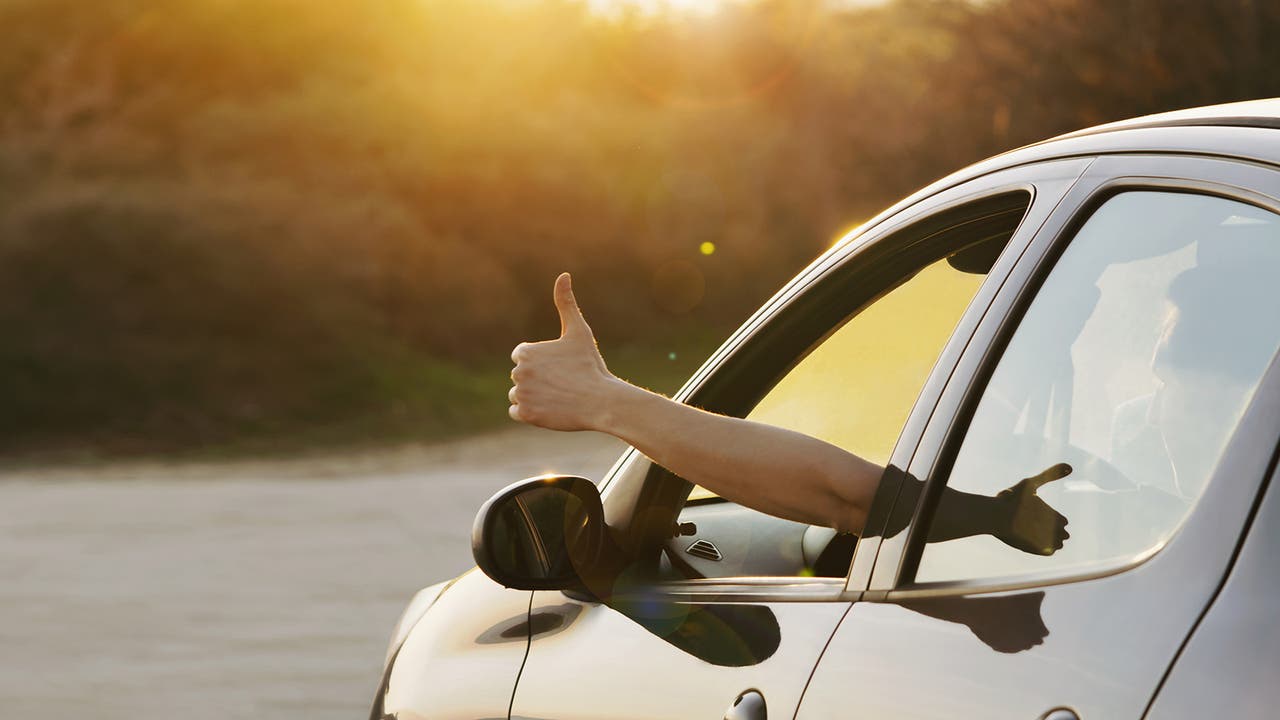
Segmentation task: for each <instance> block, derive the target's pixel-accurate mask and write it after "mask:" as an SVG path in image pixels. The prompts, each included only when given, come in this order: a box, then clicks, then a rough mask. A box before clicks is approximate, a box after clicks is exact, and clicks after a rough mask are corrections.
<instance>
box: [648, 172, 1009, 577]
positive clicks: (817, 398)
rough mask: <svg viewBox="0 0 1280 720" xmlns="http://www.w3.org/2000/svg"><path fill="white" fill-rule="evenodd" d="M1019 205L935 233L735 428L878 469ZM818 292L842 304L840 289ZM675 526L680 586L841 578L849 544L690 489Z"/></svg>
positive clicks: (672, 547) (672, 545) (859, 292)
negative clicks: (795, 435)
mask: <svg viewBox="0 0 1280 720" xmlns="http://www.w3.org/2000/svg"><path fill="white" fill-rule="evenodd" d="M1019 199H1020V204H1015V205H1012V206H1011V207H1006V208H1005V209H1004V210H1003V212H1001V213H1000V214H998V216H996V217H998V221H996V222H984V223H974V222H972V221H971V220H970V221H969V222H961V223H958V224H956V225H955V226H953V227H948V228H944V229H942V230H941V231H939V232H936V233H934V234H933V235H932V236H931V238H930V240H931V242H930V244H929V247H928V250H927V251H925V252H923V253H921V254H920V255H917V256H916V259H915V262H914V263H913V264H912V265H911V266H908V267H905V268H902V269H901V270H899V271H898V272H897V273H896V274H895V275H892V276H889V277H887V278H886V279H885V280H882V281H881V282H882V286H881V287H879V288H874V294H873V296H872V297H873V299H872V300H871V301H870V302H866V301H865V299H864V300H863V301H862V302H861V304H860V306H859V303H858V302H857V301H853V300H850V301H848V302H847V305H848V306H852V307H849V309H848V310H846V312H845V313H844V314H843V315H842V316H839V315H837V316H835V317H834V318H833V321H828V322H829V327H827V328H824V330H823V333H822V338H821V339H820V340H819V341H818V342H816V343H813V344H811V345H810V346H809V347H808V348H807V349H806V351H805V352H803V353H802V354H800V356H799V357H798V358H795V359H793V361H792V363H790V365H791V366H790V369H789V370H786V371H785V372H783V373H782V374H781V375H780V376H776V377H774V378H772V382H771V384H770V386H766V387H767V388H768V389H767V391H757V393H756V396H757V397H759V400H758V401H757V402H755V403H754V407H752V408H751V409H750V410H749V411H748V412H747V413H745V416H746V417H747V418H749V419H752V420H756V421H759V422H764V423H769V424H772V425H777V426H780V427H784V428H787V429H790V430H795V431H798V432H801V433H805V434H808V435H811V436H814V437H817V438H819V439H821V440H825V441H827V442H829V443H832V444H834V445H836V446H838V447H841V448H843V449H845V450H848V451H850V452H852V453H854V454H857V455H859V456H861V457H864V458H866V459H869V460H871V461H873V462H876V463H879V464H882V465H883V464H885V463H887V461H888V459H889V456H890V454H891V453H892V451H893V448H894V445H895V443H896V442H897V439H898V435H899V433H900V431H901V429H902V427H903V425H904V423H905V422H906V419H907V416H908V414H909V413H910V411H911V408H912V406H913V405H914V403H915V401H916V398H917V396H918V394H919V392H920V390H921V388H922V386H923V385H924V383H925V381H926V380H927V378H928V376H929V374H930V372H931V370H932V369H933V366H934V364H935V362H936V361H937V359H938V356H939V354H940V353H941V350H942V348H943V347H944V346H945V344H946V343H947V341H948V340H949V339H950V337H951V335H952V333H953V331H954V329H955V327H956V325H957V323H958V321H959V319H960V318H961V316H962V315H963V314H964V312H965V309H966V308H967V307H968V305H969V303H970V301H971V300H972V299H973V297H974V295H975V293H976V292H977V290H978V288H979V287H980V286H981V284H982V282H983V281H984V279H985V277H986V274H987V272H988V271H989V270H990V268H991V266H992V264H994V262H995V260H996V258H997V257H998V256H999V254H1000V252H1001V251H1002V250H1003V249H1004V247H1005V246H1006V245H1007V243H1008V241H1009V238H1010V237H1012V235H1013V233H1014V232H1015V230H1016V229H1017V227H1018V224H1019V222H1020V221H1021V219H1022V217H1023V215H1024V214H1025V211H1026V208H1027V205H1028V204H1029V201H1030V196H1029V194H1028V193H1021V194H1020V197H1019ZM882 242H893V238H892V237H890V238H887V239H886V240H885V241H882ZM825 290H826V292H827V295H828V296H830V295H831V294H832V292H833V290H834V297H835V300H834V302H840V296H841V293H840V290H841V288H834V289H833V288H830V287H828V288H826V289H825ZM867 290H868V288H865V287H852V286H851V287H847V288H845V291H846V292H845V293H844V294H845V295H847V296H848V297H850V298H855V297H863V298H865V297H866V291H867ZM827 302H832V301H831V300H828V301H827ZM830 309H831V308H830V307H827V306H824V308H823V310H825V311H828V312H829V311H830ZM762 390H763V389H762ZM680 521H681V522H682V523H686V525H685V528H686V530H687V529H688V528H690V527H696V531H694V532H692V533H691V534H688V535H685V536H680V537H676V538H674V539H673V540H672V541H671V542H669V543H668V547H667V553H666V554H667V555H668V557H669V558H670V562H671V563H672V565H674V566H675V567H676V568H678V569H679V570H680V571H681V572H682V573H683V574H684V575H685V576H687V577H733V576H813V575H820V576H822V575H825V576H844V575H845V574H846V572H847V570H848V565H849V560H850V559H851V558H852V555H853V549H854V547H855V545H856V542H857V538H855V537H852V536H842V535H838V534H837V533H836V532H835V531H834V530H831V529H827V528H820V527H814V526H808V525H803V524H800V523H795V522H791V521H788V520H782V519H779V518H774V517H770V516H768V515H765V514H764V513H760V512H757V511H754V510H751V509H749V508H746V507H743V506H740V505H737V504H734V503H730V502H727V501H724V500H722V499H720V498H717V497H716V496H715V495H714V494H713V493H710V492H709V491H707V490H705V489H704V488H701V487H697V486H695V487H694V488H693V490H692V491H691V492H690V494H689V497H688V500H687V502H686V505H685V508H684V510H683V512H682V514H681V516H680ZM690 523H691V524H692V525H689V524H690Z"/></svg>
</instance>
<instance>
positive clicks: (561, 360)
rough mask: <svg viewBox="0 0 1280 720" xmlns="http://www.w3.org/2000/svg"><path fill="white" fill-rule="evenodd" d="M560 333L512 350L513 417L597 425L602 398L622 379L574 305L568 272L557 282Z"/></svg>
mask: <svg viewBox="0 0 1280 720" xmlns="http://www.w3.org/2000/svg"><path fill="white" fill-rule="evenodd" d="M555 303H556V310H558V311H559V313H560V337H559V338H558V339H556V340H548V341H545V342H536V343H520V344H519V345H517V346H516V349H515V350H513V351H512V352H511V361H512V362H514V363H515V365H516V366H515V369H513V370H512V371H511V382H512V383H513V385H514V386H513V387H512V388H511V391H510V392H509V393H507V399H508V400H510V402H511V407H510V408H508V409H507V412H508V414H510V415H511V418H512V419H513V420H518V421H520V422H525V423H529V424H530V425H536V426H538V427H544V428H548V429H551V430H596V429H599V428H600V427H601V425H602V422H603V417H602V415H603V413H605V412H606V408H607V403H606V398H607V397H608V396H609V395H610V394H611V393H612V392H613V391H614V390H615V389H616V388H617V386H619V385H621V384H622V381H620V380H618V379H617V378H616V377H614V376H613V374H612V373H610V372H609V368H607V367H605V364H604V358H602V357H601V356H600V350H599V349H597V348H596V339H595V336H594V335H592V333H591V326H590V325H587V321H586V319H584V318H583V317H582V311H581V310H579V309H578V301H577V299H575V298H574V296H573V285H572V279H571V278H570V277H569V273H561V274H560V276H559V277H557V278H556V285H555Z"/></svg>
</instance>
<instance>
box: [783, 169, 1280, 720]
mask: <svg viewBox="0 0 1280 720" xmlns="http://www.w3.org/2000/svg"><path fill="white" fill-rule="evenodd" d="M1277 198H1280V174H1277V173H1276V172H1275V171H1274V170H1272V169H1268V168H1266V167H1263V166H1260V165H1256V164H1247V163H1235V162H1230V161H1226V160H1211V159H1202V158H1192V157H1162V156H1127V157H1120V156H1117V157H1103V158H1100V159H1098V160H1097V161H1096V162H1095V163H1094V164H1093V165H1092V166H1091V167H1090V169H1089V170H1088V172H1087V173H1086V174H1085V175H1084V176H1083V177H1082V178H1081V180H1080V182H1079V183H1077V185H1076V186H1075V187H1074V188H1073V189H1072V191H1071V192H1070V193H1069V194H1068V195H1067V197H1066V198H1064V200H1063V202H1062V204H1061V206H1060V207H1059V208H1058V210H1056V211H1055V213H1054V214H1053V215H1052V216H1051V217H1050V219H1049V220H1048V221H1047V222H1046V223H1045V225H1044V227H1043V228H1042V229H1041V231H1040V233H1039V234H1038V235H1037V237H1036V238H1035V239H1034V241H1033V242H1032V243H1031V245H1030V247H1029V248H1028V250H1027V252H1026V253H1025V255H1024V257H1023V258H1022V260H1021V261H1020V263H1019V265H1018V267H1017V268H1016V269H1015V271H1014V272H1013V273H1012V274H1011V276H1010V278H1009V281H1008V282H1007V283H1006V285H1005V287H1004V288H1003V289H1002V290H1001V292H1000V293H999V294H998V295H997V297H996V298H995V299H994V301H993V303H992V304H991V306H990V308H989V310H988V312H987V313H986V316H985V317H984V318H983V319H982V321H981V324H980V325H979V327H978V329H977V331H976V332H975V334H974V336H973V339H972V341H971V343H970V345H969V347H968V348H967V349H966V350H965V352H964V354H963V356H962V357H961V358H960V360H959V362H958V364H957V366H956V370H955V372H954V374H953V375H952V377H951V378H950V380H949V381H948V383H947V386H946V388H945V389H944V391H943V392H942V395H941V399H940V401H939V403H938V404H937V406H936V407H934V408H931V409H930V411H929V412H928V413H927V417H926V416H924V414H923V413H917V414H914V415H913V419H912V420H913V421H915V420H917V419H920V421H921V424H920V425H919V427H920V428H921V430H920V437H921V440H920V442H919V444H918V446H917V447H915V448H914V449H913V450H912V449H907V448H904V447H903V443H900V444H899V450H901V451H902V452H900V453H897V454H895V457H894V466H896V467H900V468H905V470H904V471H901V472H900V473H898V475H897V476H896V481H897V484H898V486H899V491H898V494H897V497H896V498H895V499H893V500H892V501H889V500H886V499H885V498H884V497H877V503H878V504H879V507H878V508H873V511H872V512H873V515H874V516H876V522H877V523H878V525H879V528H880V532H881V533H882V535H883V539H882V540H881V542H880V544H879V552H878V556H877V558H876V560H875V564H874V569H873V572H872V573H871V577H870V580H869V582H868V584H867V585H866V586H864V588H855V589H864V592H863V593H862V596H861V599H860V601H859V602H855V603H853V605H852V607H851V608H850V611H849V612H848V613H847V614H846V615H845V617H844V618H843V619H842V621H841V624H840V626H839V628H838V629H837V631H836V633H835V634H834V636H833V637H832V640H831V643H830V645H829V646H828V648H827V650H826V652H825V653H824V655H823V657H822V659H821V661H820V663H819V665H818V667H817V668H816V670H815V672H814V675H813V678H812V680H811V682H810V685H809V687H808V690H807V692H806V694H805V697H804V700H803V703H802V705H801V707H800V709H799V712H798V713H797V717H798V718H830V717H848V716H854V715H858V716H865V717H894V718H942V717H948V718H949V717H957V716H960V717H984V718H1044V717H1053V718H1054V719H1055V720H1059V719H1061V720H1065V719H1066V718H1074V717H1079V718H1126V717H1140V716H1142V715H1143V713H1144V711H1145V709H1146V708H1147V706H1148V704H1149V702H1150V701H1151V698H1152V696H1153V693H1154V691H1155V690H1156V688H1157V686H1158V684H1159V682H1160V681H1161V678H1162V677H1163V675H1164V673H1165V672H1166V670H1167V668H1168V667H1169V666H1170V663H1171V661H1172V660H1173V658H1174V657H1175V655H1176V653H1177V652H1178V650H1179V648H1180V647H1181V646H1182V644H1183V642H1184V641H1185V639H1186V637H1187V635H1188V633H1189V632H1190V631H1191V629H1192V628H1193V627H1194V626H1195V624H1196V622H1197V619H1198V618H1199V617H1200V616H1201V614H1202V613H1203V612H1204V609H1205V607H1206V606H1207V604H1208V603H1209V602H1210V600H1211V598H1212V597H1213V595H1214V593H1215V592H1216V591H1217V588H1218V587H1219V586H1220V584H1221V582H1222V581H1223V576H1224V573H1225V572H1226V569H1227V568H1228V566H1229V564H1230V562H1231V559H1232V557H1233V555H1234V553H1235V552H1236V548H1237V544H1238V543H1239V541H1240V535H1241V527H1242V526H1243V525H1244V524H1245V522H1246V520H1247V518H1248V516H1249V514H1250V511H1251V508H1253V507H1254V503H1255V500H1256V497H1257V495H1258V492H1259V487H1260V486H1261V484H1262V481H1263V479H1264V477H1265V475H1266V473H1267V471H1268V467H1269V465H1270V463H1271V462H1272V457H1273V455H1274V451H1275V448H1276V442H1277V437H1280V402H1277V401H1278V400H1280V371H1278V370H1277V368H1276V365H1275V362H1274V358H1275V353H1276V349H1277V347H1280V294H1277V293H1276V292H1275V290H1274V278H1275V277H1278V276H1280V202H1277ZM917 410H920V408H917ZM917 415H919V417H917ZM911 426H912V422H909V423H908V427H911ZM882 500H884V502H881V501H882Z"/></svg>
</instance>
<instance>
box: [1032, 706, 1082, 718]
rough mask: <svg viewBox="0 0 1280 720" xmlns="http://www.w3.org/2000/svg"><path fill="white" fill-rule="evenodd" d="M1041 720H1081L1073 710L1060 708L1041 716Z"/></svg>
mask: <svg viewBox="0 0 1280 720" xmlns="http://www.w3.org/2000/svg"><path fill="white" fill-rule="evenodd" d="M1040 720H1080V716H1079V715H1076V711H1075V710H1072V709H1071V708H1063V707H1060V708H1054V709H1052V710H1050V711H1049V712H1047V713H1045V714H1043V715H1041V716H1040Z"/></svg>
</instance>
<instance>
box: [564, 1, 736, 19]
mask: <svg viewBox="0 0 1280 720" xmlns="http://www.w3.org/2000/svg"><path fill="white" fill-rule="evenodd" d="M725 2H726V0H587V4H588V5H590V6H591V8H592V9H593V10H597V11H600V12H606V13H607V12H614V11H619V10H623V9H626V8H635V9H637V10H640V11H643V12H661V11H664V10H674V11H678V12H695V13H701V14H707V15H709V14H711V13H714V12H715V11H716V10H717V9H719V8H720V7H721V6H722V5H724V3H725Z"/></svg>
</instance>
